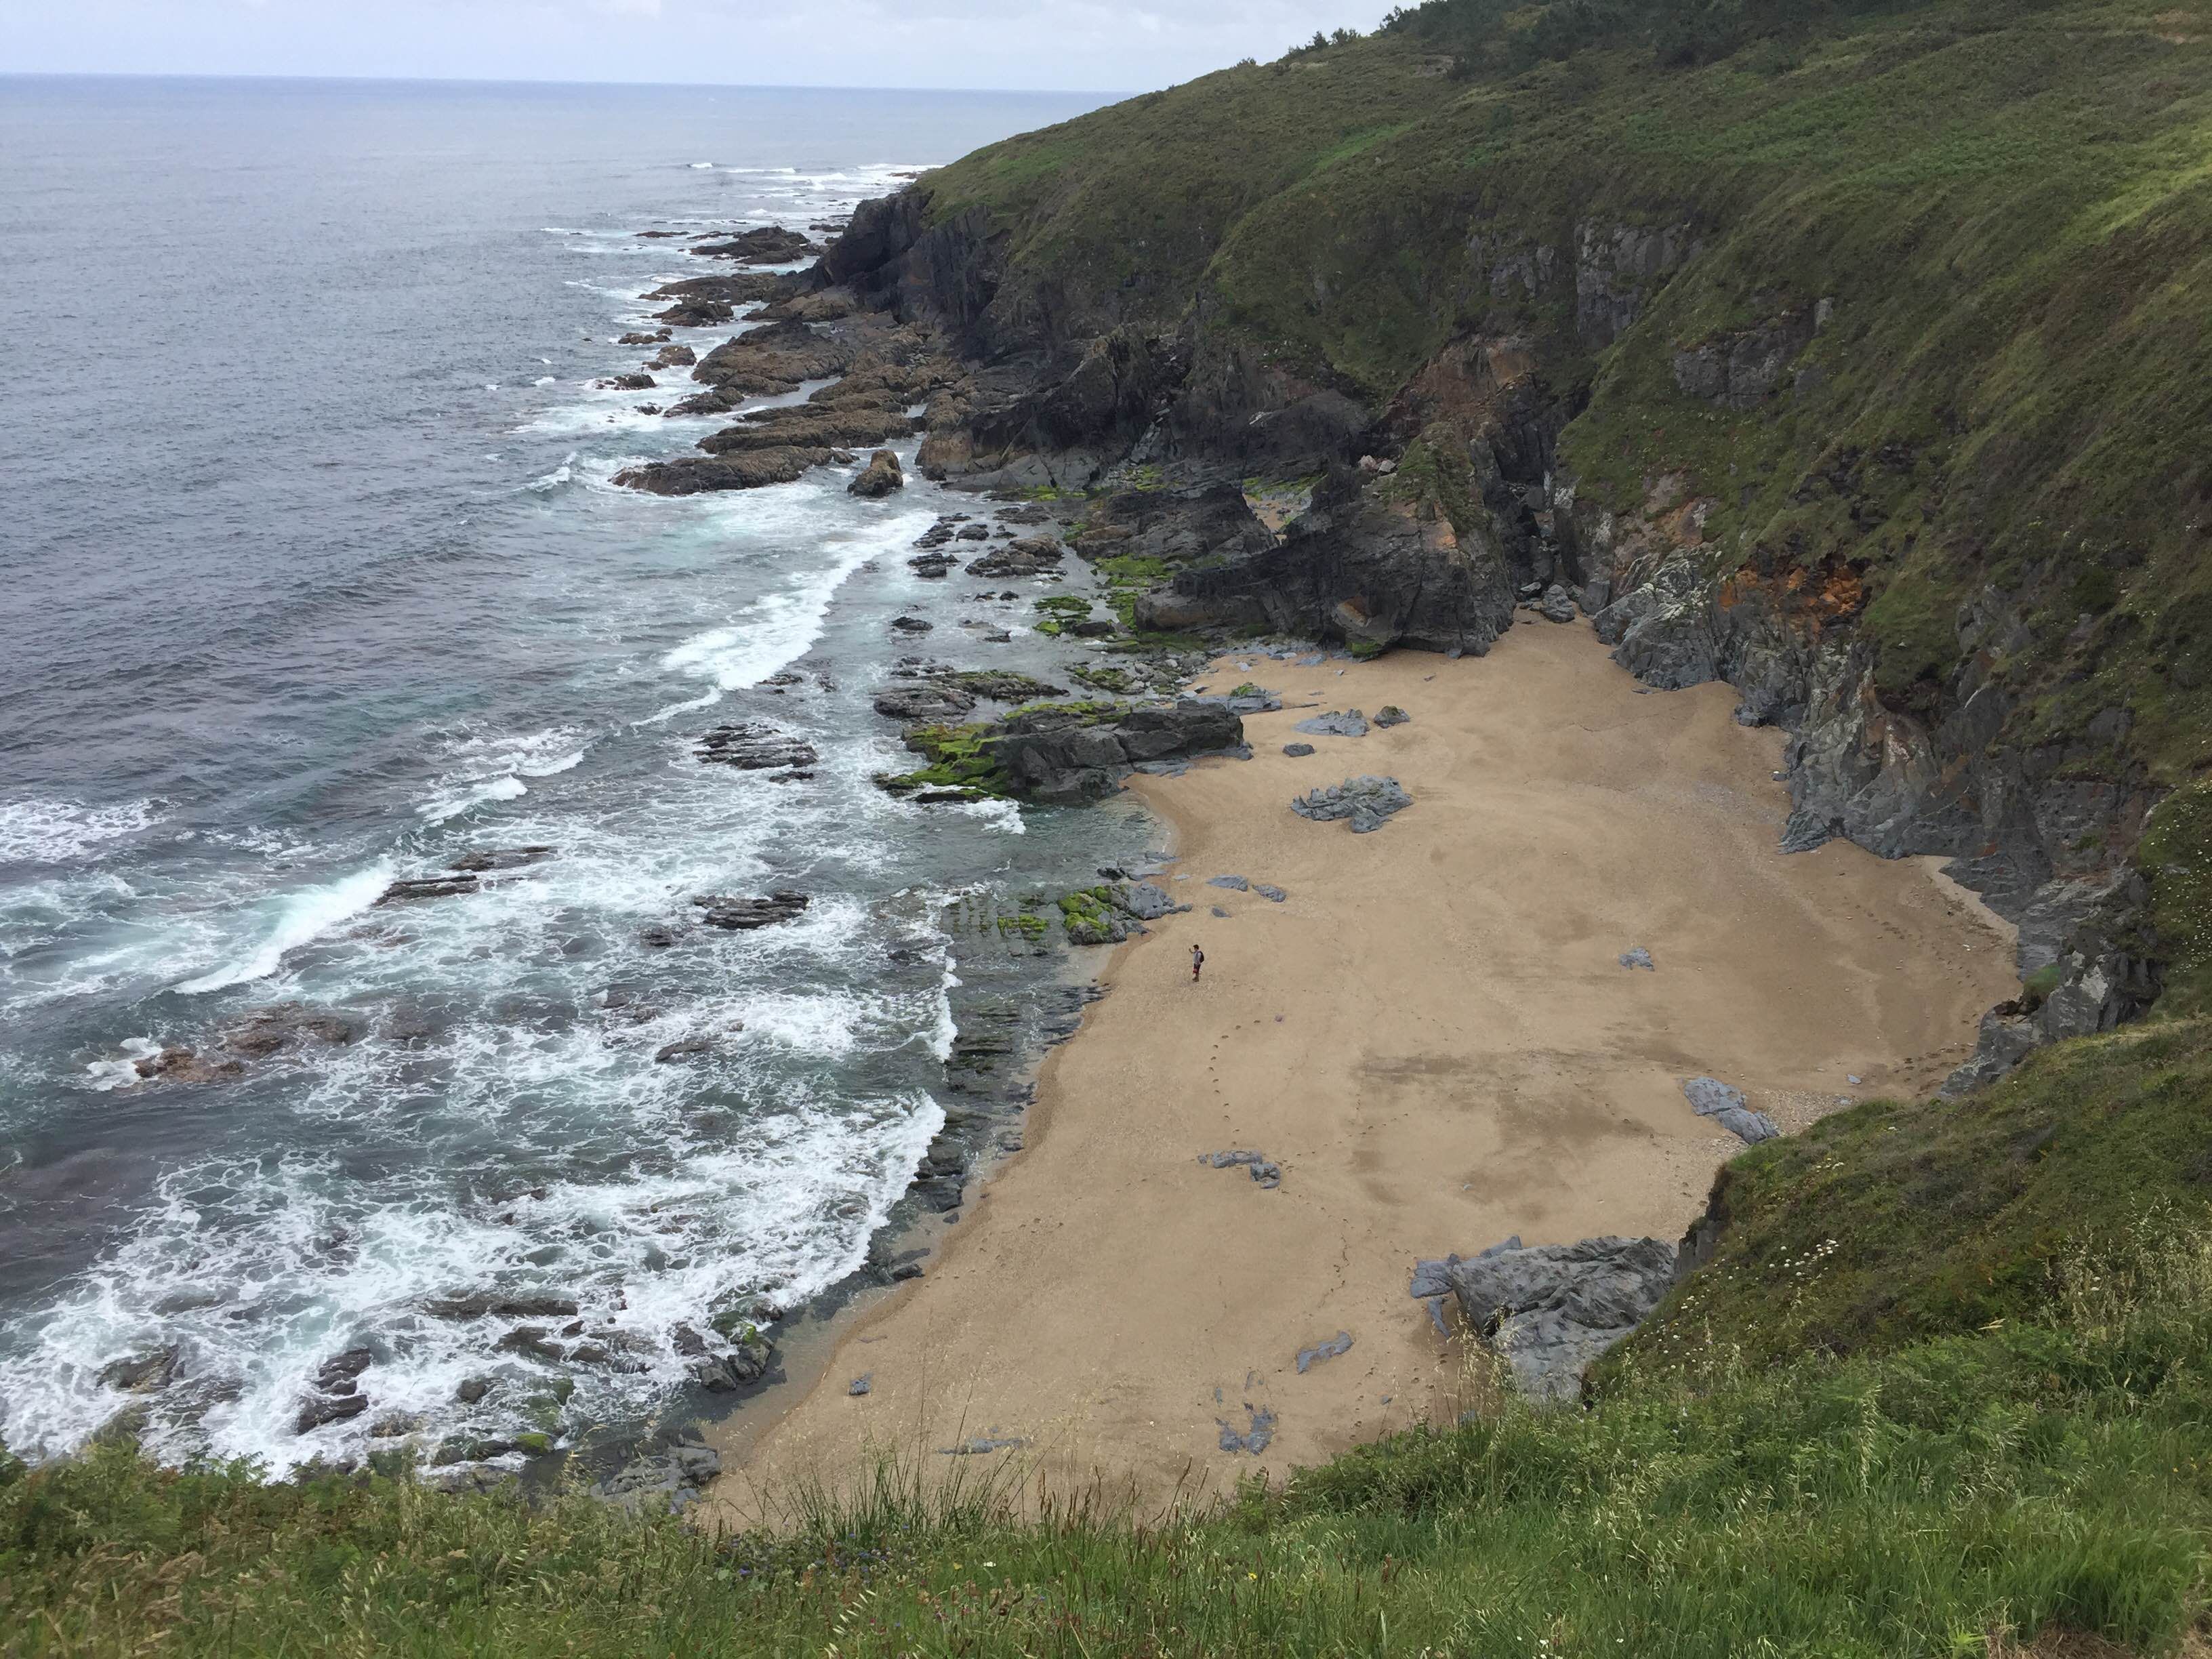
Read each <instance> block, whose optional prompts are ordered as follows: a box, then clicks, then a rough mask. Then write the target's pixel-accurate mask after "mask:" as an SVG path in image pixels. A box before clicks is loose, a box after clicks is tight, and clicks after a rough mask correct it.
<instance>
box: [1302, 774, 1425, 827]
mask: <svg viewBox="0 0 2212 1659" xmlns="http://www.w3.org/2000/svg"><path fill="white" fill-rule="evenodd" d="M1411 805H1413V796H1411V795H1410V794H1408V793H1406V789H1405V786H1403V785H1402V784H1401V783H1400V782H1399V781H1398V780H1397V779H1395V778H1377V777H1358V778H1346V780H1345V781H1343V782H1342V783H1340V784H1333V785H1331V786H1330V787H1328V788H1325V789H1314V790H1309V791H1308V792H1307V793H1304V794H1303V795H1300V796H1298V797H1297V799H1294V800H1292V801H1291V811H1293V812H1296V813H1297V815H1298V816H1299V817H1302V818H1310V819H1312V820H1313V821H1314V822H1315V823H1334V822H1335V821H1336V820H1337V819H1339V818H1349V819H1351V820H1352V834H1353V835H1355V836H1364V835H1368V834H1370V833H1371V832H1372V831H1374V830H1376V829H1381V828H1382V827H1383V820H1384V819H1386V818H1388V817H1390V816H1392V815H1393V814H1394V813H1397V812H1402V811H1405V810H1406V809H1407V807H1408V806H1411Z"/></svg>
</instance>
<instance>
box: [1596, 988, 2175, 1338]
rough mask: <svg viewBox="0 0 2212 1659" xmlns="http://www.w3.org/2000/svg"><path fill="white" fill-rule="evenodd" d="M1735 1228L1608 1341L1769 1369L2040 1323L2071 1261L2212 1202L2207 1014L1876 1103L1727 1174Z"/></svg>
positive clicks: (1726, 1203) (1726, 1202)
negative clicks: (1945, 1096) (1966, 1091)
mask: <svg viewBox="0 0 2212 1659" xmlns="http://www.w3.org/2000/svg"><path fill="white" fill-rule="evenodd" d="M1713 1204H1714V1206H1715V1207H1716V1209H1717V1212H1719V1213H1721V1214H1722V1215H1723V1216H1724V1217H1725V1218H1726V1222H1727V1226H1726V1230H1725V1231H1724V1233H1723V1237H1722V1240H1721V1243H1720V1246H1719V1249H1718V1251H1717V1254H1716V1255H1715V1256H1714V1258H1713V1260H1712V1261H1711V1263H1710V1264H1709V1265H1708V1266H1707V1267H1705V1269H1704V1270H1703V1271H1702V1272H1700V1273H1699V1274H1698V1275H1697V1276H1696V1278H1695V1279H1693V1280H1692V1282H1691V1283H1690V1284H1689V1285H1687V1286H1686V1287H1685V1288H1684V1290H1682V1291H1680V1292H1678V1293H1677V1295H1676V1296H1675V1297H1674V1298H1673V1299H1672V1300H1671V1301H1669V1302H1668V1304H1666V1306H1664V1307H1663V1308H1662V1309H1661V1310H1660V1311H1659V1313H1658V1314H1657V1315H1656V1316H1654V1317H1653V1318H1652V1319H1651V1320H1650V1322H1647V1323H1646V1324H1645V1326H1644V1328H1643V1329H1642V1330H1641V1331H1639V1332H1638V1334H1637V1336H1636V1337H1635V1339H1634V1340H1632V1342H1631V1343H1630V1344H1629V1345H1627V1346H1626V1347H1625V1348H1623V1349H1622V1350H1620V1351H1618V1358H1619V1359H1620V1362H1621V1363H1624V1364H1638V1365H1642V1366H1644V1367H1647V1368H1650V1367H1658V1366H1662V1365H1666V1364H1687V1365H1703V1364H1710V1363H1712V1362H1713V1360H1714V1359H1715V1357H1716V1356H1717V1355H1722V1354H1725V1355H1726V1356H1727V1357H1728V1358H1729V1363H1731V1364H1734V1363H1741V1364H1744V1365H1747V1366H1753V1367H1756V1366H1761V1365H1766V1364H1773V1363H1775V1362H1777V1361H1778V1360H1784V1359H1788V1358H1795V1357H1796V1356H1798V1355H1800V1354H1803V1353H1807V1352H1816V1353H1851V1352H1864V1351H1866V1350H1868V1349H1869V1348H1880V1349H1888V1348H1894V1347H1896V1346H1899V1344H1902V1343H1905V1342H1907V1341H1911V1340H1919V1339H1922V1338H1926V1337H1930V1336H1937V1335H1951V1334H1961V1333H1966V1332H1970V1331H1972V1330H1975V1329H1978V1328H1981V1327H1983V1326H1984V1325H1987V1324H1989V1323H1990V1322H1993V1321H1995V1322H2014V1321H2019V1320H2023V1319H2029V1318H2033V1316H2035V1313H2036V1310H2038V1309H2039V1308H2041V1307H2043V1306H2045V1304H2047V1303H2048V1302H2049V1300H2050V1298H2051V1296H2052V1294H2053V1293H2054V1290H2055V1288H2056V1286H2057V1282H2058V1275H2059V1274H2060V1273H2061V1270H2062V1268H2063V1265H2064V1263H2065V1262H2066V1261H2067V1260H2068V1258H2069V1254H2071V1253H2074V1252H2076V1251H2079V1250H2080V1249H2082V1248H2084V1245H2085V1243H2086V1242H2089V1241H2095V1242H2097V1243H2099V1244H2100V1246H2117V1245H2118V1244H2119V1243H2121V1242H2122V1241H2123V1240H2124V1238H2125V1237H2127V1235H2128V1233H2129V1232H2130V1229H2132V1228H2133V1227H2135V1226H2136V1225H2138V1223H2139V1222H2140V1220H2141V1218H2142V1217H2143V1216H2145V1215H2149V1214H2160V1213H2172V1214H2175V1215H2182V1216H2188V1217H2191V1218H2197V1219H2201V1218H2203V1215H2204V1213H2205V1211H2206V1206H2208V1204H2212V1021H2207V1020H2190V1021H2179V1020H2177V1021H2172V1022H2169V1023H2165V1024H2154V1025H2146V1026H2141V1027H2136V1028H2132V1029H2129V1030H2123V1031H2121V1032H2118V1033H2117V1034H2114V1035H2112V1036H2103V1037H2094V1038H2089V1039H2086V1040H2084V1041H2081V1042H2072V1043H2066V1044H2063V1045H2061V1046H2059V1047H2057V1048H2045V1049H2042V1050H2040V1051H2039V1052H2038V1053H2036V1054H2032V1055H2031V1056H2029V1058H2028V1060H2027V1061H2026V1063H2025V1064H2023V1065H2022V1066H2021V1069H2020V1070H2019V1071H2018V1072H2017V1073H2015V1074H2014V1075H2013V1076H2012V1077H2010V1078H2008V1079H2006V1080H2005V1081H2004V1082H2003V1083H2002V1085H1998V1086H1997V1087H1996V1088H1993V1089H1990V1090H1988V1091H1984V1092H1983V1093H1982V1094H1980V1095H1978V1096H1974V1097H1970V1098H1968V1099H1966V1100H1964V1101H1935V1102H1929V1103H1911V1104H1902V1105H1900V1104H1899V1103H1894V1102H1888V1101H1876V1102H1871V1103H1867V1104H1864V1105H1861V1106H1857V1107H1854V1108H1852V1109H1849V1110H1846V1111H1843V1112H1838V1113H1837V1114H1836V1115H1833V1116H1831V1117H1826V1118H1823V1119H1822V1120H1821V1121H1820V1122H1818V1123H1816V1124H1815V1125H1814V1126H1813V1127H1811V1128H1810V1129H1808V1130H1807V1131H1806V1132H1805V1133H1802V1134H1796V1135H1790V1136H1786V1137H1784V1139H1779V1140H1771V1141H1768V1142H1765V1143H1764V1144H1763V1145H1761V1146H1758V1147H1755V1148H1753V1150H1751V1151H1750V1152H1747V1153H1745V1154H1744V1155H1743V1156H1742V1157H1741V1158H1737V1159H1736V1160H1735V1162H1734V1163H1732V1164H1729V1165H1728V1167H1727V1168H1726V1169H1724V1170H1722V1172H1721V1175H1720V1177H1719V1179H1718V1181H1717V1183H1716V1185H1715V1188H1714V1197H1713Z"/></svg>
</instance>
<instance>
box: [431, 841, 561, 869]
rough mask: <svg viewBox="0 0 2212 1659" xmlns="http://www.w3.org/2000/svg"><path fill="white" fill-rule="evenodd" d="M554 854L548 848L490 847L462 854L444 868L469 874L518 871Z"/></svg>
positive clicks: (540, 862) (539, 862) (541, 861)
mask: <svg viewBox="0 0 2212 1659" xmlns="http://www.w3.org/2000/svg"><path fill="white" fill-rule="evenodd" d="M553 854H554V849H553V848H550V847H543V846H533V847H491V848H483V849H482V850H480V851H478V852H474V853H464V854H462V855H461V856H460V857H459V858H457V859H455V860H453V862H452V863H451V864H449V865H447V866H446V868H447V869H448V870H463V871H467V872H471V874H476V873H484V872H491V871H495V870H520V869H522V868H524V867H525V866H528V865H532V864H542V863H543V862H544V860H547V859H550V858H551V857H552V856H553Z"/></svg>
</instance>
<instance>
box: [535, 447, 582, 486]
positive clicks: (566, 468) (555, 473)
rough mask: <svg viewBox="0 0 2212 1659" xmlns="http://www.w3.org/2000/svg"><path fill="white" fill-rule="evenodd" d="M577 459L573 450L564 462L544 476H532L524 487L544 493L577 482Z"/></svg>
mask: <svg viewBox="0 0 2212 1659" xmlns="http://www.w3.org/2000/svg"><path fill="white" fill-rule="evenodd" d="M575 461H576V457H575V453H574V451H571V452H570V453H569V455H568V459H567V460H565V461H563V462H562V463H561V465H558V466H556V467H555V468H554V469H553V470H552V471H550V472H548V473H546V474H544V476H543V477H536V478H532V480H531V481H530V482H529V483H526V484H525V485H523V486H522V487H523V488H524V489H534V490H537V491H538V493H540V494H541V495H542V494H544V492H545V491H546V490H549V489H560V488H561V486H562V485H563V484H566V483H574V482H575V477H576V470H575Z"/></svg>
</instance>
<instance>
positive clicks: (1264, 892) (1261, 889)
mask: <svg viewBox="0 0 2212 1659" xmlns="http://www.w3.org/2000/svg"><path fill="white" fill-rule="evenodd" d="M1252 890H1253V891H1254V892H1255V893H1257V894H1258V895H1259V896H1261V898H1263V899H1265V900H1267V902H1268V903H1270V904H1280V903H1281V902H1283V901H1284V900H1285V899H1286V898H1288V897H1290V895H1289V894H1288V893H1286V892H1285V891H1284V890H1282V889H1281V888H1279V887H1271V886H1269V885H1268V884H1267V883H1266V882H1264V881H1255V882H1254V883H1253V884H1252Z"/></svg>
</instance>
